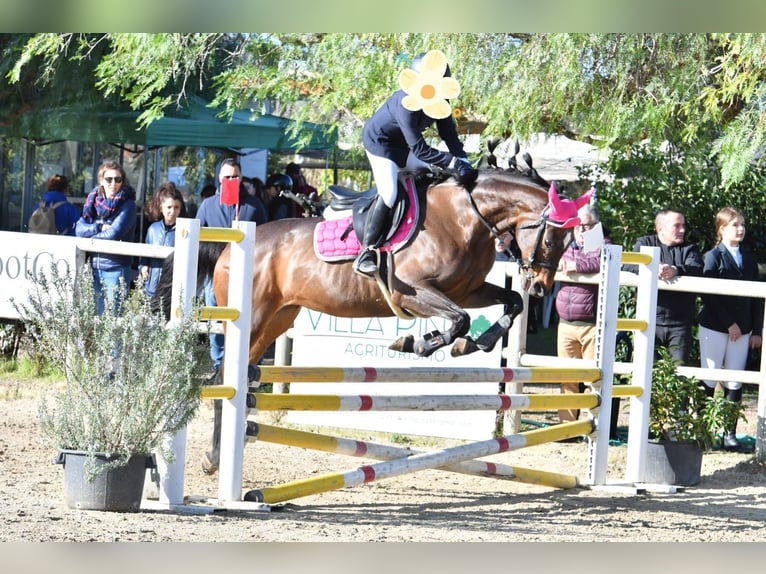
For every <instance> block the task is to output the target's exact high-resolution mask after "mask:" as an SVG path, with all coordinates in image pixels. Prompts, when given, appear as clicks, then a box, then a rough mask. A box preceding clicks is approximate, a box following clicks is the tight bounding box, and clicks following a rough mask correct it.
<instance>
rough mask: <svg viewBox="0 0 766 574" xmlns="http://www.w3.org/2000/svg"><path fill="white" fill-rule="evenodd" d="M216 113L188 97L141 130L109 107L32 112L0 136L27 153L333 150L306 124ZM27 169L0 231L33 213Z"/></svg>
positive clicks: (332, 139)
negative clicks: (70, 147) (87, 146)
mask: <svg viewBox="0 0 766 574" xmlns="http://www.w3.org/2000/svg"><path fill="white" fill-rule="evenodd" d="M1 107H2V106H1V105H0V108H1ZM220 112H221V110H220V109H217V108H211V107H210V106H209V105H208V103H207V102H206V101H205V100H203V99H202V98H199V97H192V98H190V99H189V100H187V103H186V105H185V106H184V107H182V108H172V107H171V109H169V110H168V111H167V112H166V115H165V116H164V117H163V118H160V119H158V120H155V121H154V122H152V123H151V124H149V126H148V127H141V126H139V124H138V121H137V120H138V116H139V112H138V111H135V110H131V109H129V108H126V107H124V106H122V107H121V106H116V105H113V104H109V103H108V102H102V101H98V102H82V103H78V104H74V105H66V106H62V107H36V108H29V109H26V110H24V111H22V112H20V113H19V112H16V113H9V114H7V115H5V116H2V117H0V136H6V137H18V138H24V139H26V140H27V141H28V142H30V143H29V146H31V147H34V145H35V144H40V143H47V142H53V141H74V142H88V143H97V144H106V143H110V144H119V145H138V146H144V148H145V149H150V148H160V147H163V146H189V147H213V148H224V149H265V150H269V151H273V152H281V153H289V152H294V151H298V150H301V151H309V150H311V151H317V152H323V153H329V150H333V149H334V148H335V147H336V143H337V134H336V133H335V132H334V131H332V130H330V129H329V127H328V126H324V125H320V124H315V123H310V122H303V123H302V124H300V125H297V124H296V123H295V122H294V121H293V120H290V119H288V118H283V117H279V116H273V115H268V114H264V115H260V116H255V115H254V114H252V113H251V112H249V111H246V110H239V111H236V112H235V113H234V114H233V116H232V117H231V118H228V117H219V113H220ZM296 128H297V129H296ZM32 142H34V143H32ZM33 153H34V152H33ZM32 163H33V162H25V167H24V169H25V174H24V186H23V192H22V194H21V197H20V198H19V199H20V201H18V200H17V201H15V202H14V206H13V209H11V206H9V207H8V209H6V210H4V211H5V212H6V213H2V224H1V225H0V227H2V228H5V229H13V228H22V227H23V225H24V222H26V220H27V219H28V218H29V215H30V213H31V212H32V209H33V208H34V205H33V204H34V202H33V200H32V199H33V195H34V190H33V184H32V181H33V177H32V171H31V170H32V169H33V165H32ZM0 192H2V189H0ZM0 197H1V198H2V199H1V201H2V202H3V204H4V205H8V201H9V199H8V196H7V194H6V192H2V193H0ZM2 211H3V210H0V212H2Z"/></svg>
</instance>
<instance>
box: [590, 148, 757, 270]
mask: <svg viewBox="0 0 766 574" xmlns="http://www.w3.org/2000/svg"><path fill="white" fill-rule="evenodd" d="M580 176H581V177H582V178H583V179H586V180H590V181H591V182H593V184H594V185H595V186H596V189H597V191H598V205H599V208H600V211H601V216H602V217H601V219H602V221H603V223H604V226H605V227H606V228H607V229H608V231H609V235H610V237H611V239H612V241H613V242H614V243H617V244H621V245H622V246H623V248H624V249H627V250H631V249H633V246H634V245H635V242H636V239H638V237H640V236H642V235H648V234H652V233H654V216H655V214H656V213H657V211H659V210H660V209H664V208H673V209H678V210H680V211H681V212H682V213H683V214H684V215H685V217H686V223H687V231H686V239H687V240H688V241H692V242H694V243H697V244H698V246H699V247H700V250H701V251H702V252H703V253H704V252H705V251H707V250H708V249H711V248H712V247H713V246H714V245H715V243H716V238H715V226H714V220H715V214H716V212H717V211H718V210H719V209H720V208H722V207H724V206H729V205H730V206H733V207H736V208H738V209H740V210H741V211H742V212H743V213H744V214H745V220H746V222H747V226H748V231H747V235H746V237H745V241H744V244H745V245H746V246H747V247H749V248H750V249H752V250H753V251H755V252H756V255H757V256H758V258H759V260H761V261H766V201H765V200H764V198H763V196H762V194H758V193H754V190H758V189H763V188H764V186H766V171H764V170H761V169H758V168H755V167H751V168H750V169H748V170H747V172H746V173H745V174H744V176H743V178H742V180H741V181H739V182H737V183H736V184H732V185H731V186H729V187H726V186H725V185H724V183H723V177H722V174H721V168H720V167H719V166H718V165H717V164H716V163H715V162H714V161H712V160H711V159H710V157H709V153H708V152H707V151H705V150H701V149H696V148H691V147H673V146H668V147H667V149H664V148H661V147H660V146H656V145H650V144H641V145H636V146H632V147H630V148H629V149H628V150H627V151H625V152H618V151H615V152H612V153H611V154H610V157H609V159H608V160H607V161H606V162H604V163H602V164H600V165H598V166H596V167H595V168H588V169H584V170H582V171H581V173H580Z"/></svg>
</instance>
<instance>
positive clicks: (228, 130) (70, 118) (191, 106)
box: [0, 97, 337, 151]
mask: <svg viewBox="0 0 766 574" xmlns="http://www.w3.org/2000/svg"><path fill="white" fill-rule="evenodd" d="M219 112H220V109H216V108H211V107H209V106H208V104H207V102H205V101H204V100H202V99H201V98H198V97H193V98H191V99H190V100H189V101H188V104H187V105H186V106H184V107H182V108H180V109H175V108H171V109H170V110H168V111H167V112H166V115H165V116H164V117H163V118H160V119H158V120H155V121H154V122H152V123H151V124H149V126H148V127H139V125H138V123H137V119H138V116H139V112H137V111H133V110H130V109H124V108H117V107H110V106H104V105H100V104H98V105H85V104H83V105H75V106H67V107H65V108H37V109H35V110H30V111H27V112H25V113H23V114H20V115H19V116H17V117H16V119H15V120H13V121H11V122H8V123H7V124H6V125H4V126H0V134H2V135H6V136H11V137H23V138H26V139H29V140H38V141H39V140H48V141H50V140H69V141H81V142H99V143H107V142H110V143H120V144H137V145H145V146H148V147H156V146H171V145H177V146H191V147H221V148H258V149H267V150H271V151H293V150H296V149H299V148H304V149H310V150H327V149H331V148H333V147H335V145H336V143H337V136H336V134H335V133H333V132H331V131H330V130H329V129H328V127H327V126H323V125H320V124H314V123H310V122H304V123H302V124H301V125H300V127H299V129H298V130H297V133H296V135H293V134H292V132H293V130H292V128H294V122H293V121H292V120H289V119H287V118H282V117H279V116H273V115H268V114H264V115H260V116H257V117H256V116H254V115H253V114H251V113H250V112H249V111H244V110H239V111H236V112H234V115H233V117H232V118H231V119H230V120H228V119H225V118H222V117H218V114H219Z"/></svg>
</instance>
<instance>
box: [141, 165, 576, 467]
mask: <svg viewBox="0 0 766 574" xmlns="http://www.w3.org/2000/svg"><path fill="white" fill-rule="evenodd" d="M471 187H472V189H466V187H464V186H463V185H461V184H460V183H459V182H458V181H457V180H456V179H454V178H451V177H450V178H447V179H445V180H444V181H439V182H433V183H431V184H430V186H429V187H428V189H427V190H426V192H425V193H423V194H420V220H419V223H418V226H417V228H416V230H415V231H414V234H413V236H412V237H411V239H410V240H409V243H408V244H407V245H406V247H404V248H403V249H401V250H400V251H398V252H396V253H394V254H393V255H392V256H391V260H390V270H389V275H390V276H391V281H390V286H389V290H388V293H383V292H382V291H381V288H380V286H379V285H378V282H376V281H375V280H373V279H371V278H369V277H367V276H363V275H360V274H357V273H356V272H354V271H353V269H352V260H351V259H349V260H347V261H344V262H327V261H323V260H321V259H320V258H319V257H318V256H317V255H316V254H315V250H314V245H313V242H314V229H315V227H316V226H317V225H318V223H319V222H320V221H322V218H315V217H312V218H302V219H282V220H276V221H271V222H268V223H265V224H262V225H259V226H258V229H257V239H256V242H255V254H254V263H253V265H254V267H253V279H252V321H251V335H250V347H249V357H248V359H249V362H250V364H256V363H257V362H258V361H259V359H260V358H261V356H262V355H263V353H264V352H265V351H266V350H267V348H268V347H269V346H270V345H271V344H272V343H273V342H274V341H275V340H276V339H277V337H279V336H280V335H281V334H282V333H284V332H285V331H286V330H287V329H288V328H289V327H290V326H291V324H292V323H293V321H294V319H295V318H296V316H297V315H298V313H299V311H300V309H301V308H302V307H306V308H308V309H312V310H314V311H317V312H321V313H325V314H329V315H334V316H339V317H387V316H392V315H394V314H395V313H396V314H398V312H399V311H403V312H405V313H406V314H408V315H409V316H417V317H442V318H444V319H446V320H447V321H448V324H449V325H450V326H449V328H448V329H447V330H445V331H433V332H432V333H429V334H427V335H425V336H424V337H423V338H422V339H420V340H418V341H413V340H412V336H411V335H409V336H408V337H403V338H400V339H398V340H397V341H395V342H394V343H393V344H392V345H391V348H392V349H394V350H398V351H402V352H410V353H415V354H417V355H420V356H428V355H430V354H431V353H433V352H434V351H435V350H437V349H439V348H441V347H444V346H447V345H450V344H452V345H453V347H452V349H451V352H452V354H453V355H456V356H458V355H462V354H467V353H470V352H474V351H476V350H479V349H481V350H484V351H489V350H491V349H492V348H493V347H494V345H495V343H496V342H497V341H498V340H499V339H500V338H501V337H502V336H503V334H504V333H505V332H507V331H508V329H509V328H510V327H511V325H512V323H513V320H514V318H515V317H516V316H518V314H519V313H521V312H522V311H523V302H522V299H521V296H520V295H519V294H518V293H517V292H515V291H511V290H509V289H505V288H504V287H500V286H498V285H494V284H492V283H488V282H486V280H485V279H486V276H487V274H488V273H489V272H490V270H491V269H492V266H493V265H494V263H495V259H496V253H497V251H496V249H495V242H496V240H497V239H498V238H500V237H501V236H503V235H504V234H506V233H510V234H511V236H512V237H513V239H514V244H515V256H516V259H517V261H518V263H519V265H520V266H521V267H522V269H523V270H524V281H525V285H524V287H525V289H526V291H527V292H528V293H529V295H531V296H534V297H542V296H543V295H546V294H548V293H550V292H551V290H552V287H553V283H554V276H555V274H556V270H557V264H558V261H559V258H560V257H561V255H562V253H563V252H564V250H565V249H566V247H567V245H568V244H569V242H570V241H571V238H572V233H571V231H572V229H571V228H572V227H573V226H574V225H575V224H576V223H577V221H578V220H576V217H572V215H574V216H576V211H577V207H579V205H580V204H581V203H584V202H585V201H583V198H584V197H585V196H583V197H582V198H580V199H578V200H576V201H577V203H576V204H575V201H572V200H568V199H564V198H560V197H559V196H558V194H557V193H556V190H555V186H554V185H553V184H551V187H550V189H548V190H546V189H545V187H544V186H543V185H541V184H540V183H538V182H537V181H534V180H532V179H530V178H526V177H524V176H522V175H519V174H515V173H510V172H507V171H504V170H500V169H481V170H479V174H478V177H477V179H476V181H475V182H474V183H473V185H472V186H471ZM586 195H587V194H586ZM564 212H566V215H568V216H569V217H561V218H559V220H557V218H556V213H564ZM564 219H566V221H564ZM229 253H230V249H229V245H228V244H220V243H202V244H201V245H200V258H199V265H198V281H200V282H201V281H202V279H203V278H204V277H205V276H206V275H207V274H212V277H213V286H214V290H215V296H216V300H217V302H218V304H219V305H221V306H225V305H227V303H228V294H227V290H228V283H229ZM172 265H173V259H172V256H170V257H168V258H167V259H166V261H165V267H164V269H163V272H162V275H161V280H160V284H159V286H158V288H157V292H156V294H155V300H157V298H159V299H160V300H162V301H163V303H164V308H165V309H166V313H169V306H170V292H171V288H172V276H173V274H172ZM384 290H385V289H384ZM496 304H502V305H503V306H504V314H503V316H502V317H501V318H500V319H499V320H498V321H497V322H496V323H495V324H494V325H492V326H491V327H490V328H489V329H488V330H487V331H486V332H485V333H484V334H482V335H481V336H480V337H478V338H477V340H475V341H474V340H472V339H471V338H470V337H469V336H467V333H468V331H469V328H470V315H469V314H468V313H467V312H466V311H465V309H464V308H466V307H470V308H478V307H488V306H492V305H496ZM216 402H219V401H216ZM216 413H217V414H218V412H217V411H216ZM216 422H217V423H218V420H216ZM216 447H217V443H216V439H215V438H214V449H213V452H212V453H208V455H207V457H208V462H209V463H210V464H209V465H208V466H207V467H206V470H212V471H213V472H214V471H215V469H216V468H217V461H218V451H217V448H216ZM203 467H205V465H204V464H203Z"/></svg>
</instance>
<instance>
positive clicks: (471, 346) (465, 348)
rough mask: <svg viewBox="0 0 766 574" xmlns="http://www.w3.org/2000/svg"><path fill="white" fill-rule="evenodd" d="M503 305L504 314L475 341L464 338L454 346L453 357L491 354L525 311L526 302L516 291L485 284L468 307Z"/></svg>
mask: <svg viewBox="0 0 766 574" xmlns="http://www.w3.org/2000/svg"><path fill="white" fill-rule="evenodd" d="M496 303H503V305H504V306H505V308H504V314H503V315H502V316H501V317H500V318H499V319H498V320H497V321H496V322H495V323H494V324H493V325H492V326H491V327H490V328H489V329H487V330H486V331H484V332H483V333H482V334H481V335H480V336H479V337H478V338H477V339H476V340H475V341H474V340H473V339H472V338H471V337H463V338H461V339H460V340H458V341H456V342H455V344H454V345H453V346H452V356H453V357H460V356H463V355H468V354H470V353H474V352H476V351H484V352H486V353H489V352H490V351H491V350H492V349H494V348H495V345H496V344H497V342H498V341H499V340H500V339H501V338H502V337H503V335H505V334H506V333H507V332H508V330H509V329H510V328H511V326H512V325H513V320H514V319H515V318H516V317H517V316H518V315H519V314H520V313H521V312H522V311H523V310H524V302H523V300H522V298H521V295H519V294H518V293H517V292H516V291H510V290H508V289H503V288H501V287H498V286H497V285H493V284H492V283H484V285H482V286H481V287H480V288H479V289H477V290H476V291H475V292H474V293H473V294H472V296H471V299H470V303H468V304H466V306H468V307H486V306H489V305H492V304H496Z"/></svg>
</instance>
